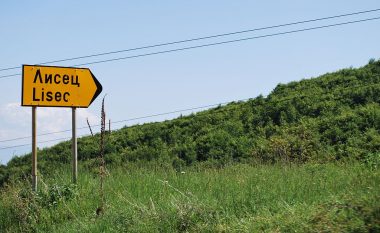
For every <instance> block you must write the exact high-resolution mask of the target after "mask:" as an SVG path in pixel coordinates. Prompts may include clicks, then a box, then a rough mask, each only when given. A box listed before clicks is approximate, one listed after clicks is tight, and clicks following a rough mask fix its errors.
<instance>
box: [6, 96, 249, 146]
mask: <svg viewBox="0 0 380 233" xmlns="http://www.w3.org/2000/svg"><path fill="white" fill-rule="evenodd" d="M246 100H249V99H242V100H239V101H246ZM228 103H230V102H224V103H218V104H210V105H204V106H199V107H193V108H187V109H181V110H175V111H171V112H164V113H157V114H151V115H147V116H141V117H134V118H129V119H124V120H119V121H113V122H111V123H112V124H119V123H123V122H128V121H135V120H142V119H146V118H152V117H158V116H165V115H170V114H174V113H181V112H187V111H193V110H199V109H204V108H211V107H215V106H219V105H225V104H228ZM99 126H100V124H96V125H91V127H99ZM87 128H88V126H83V127H79V128H77V129H78V130H81V129H87ZM70 131H71V129H65V130H61V131H54V132H47V133H42V134H38V135H37V136H46V135H50V134H57V133H65V132H70ZM28 138H31V136H25V137H18V138H12V139H6V140H1V141H0V143H2V142H10V141H17V140H21V139H28ZM0 149H1V148H0Z"/></svg>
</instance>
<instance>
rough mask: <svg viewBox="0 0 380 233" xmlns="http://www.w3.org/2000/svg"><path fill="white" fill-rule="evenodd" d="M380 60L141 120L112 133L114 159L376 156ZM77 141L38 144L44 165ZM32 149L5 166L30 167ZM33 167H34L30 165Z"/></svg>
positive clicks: (93, 154)
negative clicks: (258, 93)
mask: <svg viewBox="0 0 380 233" xmlns="http://www.w3.org/2000/svg"><path fill="white" fill-rule="evenodd" d="M379 104H380V61H374V60H371V61H370V63H369V64H368V65H366V66H364V67H362V68H359V69H353V68H349V69H343V70H340V71H338V72H335V73H329V74H326V75H323V76H321V77H319V78H314V79H308V80H302V81H300V82H292V83H289V84H279V85H278V86H277V87H276V88H275V89H274V90H273V91H272V93H271V94H270V95H268V96H267V97H265V98H264V97H262V96H259V97H257V98H255V99H251V100H249V101H247V102H238V103H230V104H228V105H227V106H220V107H217V108H214V109H211V110H207V111H203V112H199V113H197V114H192V115H190V116H185V117H180V118H178V119H174V120H170V121H165V122H159V123H149V124H144V125H135V126H132V127H125V128H122V129H120V130H118V131H115V132H113V133H112V135H110V136H109V137H108V139H107V145H106V159H107V164H113V163H115V164H121V163H123V164H125V163H128V162H145V161H155V162H157V163H160V164H165V165H171V166H173V167H174V168H176V169H181V168H182V167H184V166H187V165H191V164H194V163H197V162H199V161H207V162H209V163H214V164H219V165H220V164H221V165H223V164H228V163H230V162H265V163H275V162H278V161H285V162H296V163H304V162H307V161H314V162H328V161H336V160H347V159H350V160H359V161H364V160H368V159H369V160H373V158H372V157H378V153H379V151H380V134H379V132H380V108H379ZM98 137H99V136H98V135H97V136H94V137H84V138H81V139H79V141H78V150H79V151H78V152H79V160H80V162H81V163H82V164H83V163H86V164H88V165H89V166H90V167H91V166H92V165H93V163H96V158H97V156H98V150H99V144H98V142H99V139H98ZM70 153H71V149H70V142H64V143H60V144H58V145H56V146H54V147H52V148H49V149H44V150H41V151H39V168H40V169H41V172H42V173H43V174H47V173H48V172H49V171H51V170H52V168H54V167H57V166H61V165H62V163H70V158H71V156H70ZM30 159H31V156H30V155H26V156H23V157H19V158H14V159H12V160H11V161H10V162H9V163H8V166H7V167H6V168H5V167H4V168H0V184H1V183H3V182H4V181H5V180H7V179H8V177H9V176H14V177H19V176H20V175H22V174H30V171H29V170H30ZM28 169H29V170H28Z"/></svg>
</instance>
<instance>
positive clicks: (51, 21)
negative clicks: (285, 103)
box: [0, 0, 380, 163]
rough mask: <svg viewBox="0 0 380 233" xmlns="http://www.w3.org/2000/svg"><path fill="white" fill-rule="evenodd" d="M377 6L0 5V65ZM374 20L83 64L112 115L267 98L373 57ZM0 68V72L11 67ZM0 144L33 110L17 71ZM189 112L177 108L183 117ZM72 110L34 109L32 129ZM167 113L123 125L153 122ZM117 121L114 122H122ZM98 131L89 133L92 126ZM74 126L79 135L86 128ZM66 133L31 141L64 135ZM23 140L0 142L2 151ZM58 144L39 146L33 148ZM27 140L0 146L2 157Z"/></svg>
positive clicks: (378, 54) (20, 129) (60, 121)
mask: <svg viewBox="0 0 380 233" xmlns="http://www.w3.org/2000/svg"><path fill="white" fill-rule="evenodd" d="M375 8H380V4H379V2H378V0H364V1H355V0H348V1H347V0H336V1H331V0H320V1H305V0H302V1H301V0H297V1H293V0H292V1H274V0H267V1H243V0H242V1H239V0H236V1H226V0H225V1H223V0H218V1H216V0H215V1H214V0H213V1H204V0H202V1H201V0H192V1H133V2H132V1H71V0H66V1H7V0H5V1H1V3H0V28H1V36H0V48H1V55H0V68H6V67H13V66H17V65H21V64H36V63H39V62H44V61H50V60H56V59H62V58H69V57H76V56H82V55H88V54H94V53H101V52H107V51H114V50H120V49H128V48H134V47H140V46H145V45H151V44H157V43H163V42H170V41H176V40H183V39H188V38H194V37H202V36H208V35H213V34H220V33H227V32H233V31H240V30H246V29H252V28H257V27H264V26H271V25H276V24H283V23H288V22H294V21H301V20H307V19H313V18H320V17H325V16H331V15H338V14H344V13H350V12H356V11H362V10H369V9H375ZM378 16H380V11H379V12H375V13H371V14H366V15H361V16H353V17H349V18H344V19H343V18H342V19H338V20H328V21H323V22H316V23H309V24H305V25H298V26H292V27H287V28H282V29H272V30H267V31H259V32H253V33H247V34H243V35H235V36H230V37H226V38H219V39H212V40H207V41H199V42H193V43H188V44H184V45H176V46H168V47H164V48H155V49H150V50H144V51H134V52H131V53H123V54H116V55H111V56H105V57H99V58H93V59H85V60H78V61H71V62H62V63H56V64H54V65H62V66H72V65H75V64H80V63H83V62H90V61H96V60H101V59H109V58H115V57H123V56H129V55H137V54H141V53H147V52H157V51H161V50H166V49H175V48H180V47H183V46H193V45H199V44H203V43H213V42H218V41H222V40H232V39H238V38H242V37H252V36H259V35H263V34H268V33H276V32H281V31H286V30H295V29H299V28H304V27H314V26H319V25H324V24H330V23H337V22H343V21H349V20H357V19H362V18H369V17H378ZM379 26H380V21H372V22H366V23H361V24H355V25H346V26H342V27H338V28H329V29H321V30H315V31H309V32H302V33H296V34H291V35H283V36H277V37H272V38H263V39H257V40H251V41H245V42H240V43H233V44H228V45H220V46H215V47H209V48H200V49H194V50H189V51H183V52H176V53H170V54H161V55H156V56H150V57H142V58H136V59H130V60H122V61H116V62H110V63H103V64H96V65H89V66H87V67H88V68H90V69H91V70H92V72H93V73H94V74H95V76H96V77H97V78H98V80H99V81H100V82H101V83H102V85H103V93H102V94H101V96H103V95H104V94H107V97H106V111H107V116H108V117H110V118H111V120H112V121H118V120H123V119H128V118H134V117H139V116H145V115H150V114H155V113H162V112H169V111H173V110H178V109H186V108H190V107H196V106H202V105H208V104H214V103H221V102H227V101H236V100H239V99H246V98H251V97H256V96H257V95H259V94H263V95H266V94H268V93H270V91H271V90H272V89H273V88H274V87H275V86H276V85H277V84H278V83H287V82H289V81H294V80H300V79H303V78H311V77H317V76H318V75H321V74H324V73H326V72H332V71H335V70H338V69H341V68H345V67H350V66H353V67H359V66H362V65H365V64H366V63H367V62H368V60H369V59H370V58H376V59H378V58H380V46H379V40H380V30H379V28H380V27H379ZM19 72H20V71H19V70H11V71H2V72H0V76H1V75H7V74H14V73H19ZM0 97H1V98H0V141H1V140H6V139H10V138H15V137H23V136H30V135H31V109H30V107H21V106H20V103H21V76H15V77H10V78H5V79H0ZM100 103H101V98H98V99H97V100H96V101H95V102H94V103H93V104H92V105H91V106H90V107H89V108H88V109H81V110H79V111H78V123H77V124H78V126H85V125H86V121H85V120H86V118H89V120H90V122H91V123H92V124H98V123H99V115H100V113H99V112H100ZM188 113H189V112H183V114H188ZM70 114H71V113H70V109H63V108H58V109H57V108H38V133H46V132H52V131H60V130H65V129H70V125H71V115H70ZM176 116H178V114H172V115H167V116H161V117H156V118H150V119H145V120H136V121H131V122H127V124H128V125H130V124H137V123H143V122H148V121H161V120H164V119H171V118H173V117H176ZM125 124H126V123H123V124H114V125H112V128H114V129H116V128H120V127H122V126H124V125H125ZM96 130H97V129H96ZM88 133H89V132H88V130H87V129H84V130H79V131H78V134H79V135H81V134H88ZM69 136H70V132H68V133H61V134H53V135H48V136H41V137H39V138H38V141H45V140H51V139H56V138H62V137H69ZM30 142H31V139H30V138H29V139H25V140H18V141H10V142H0V148H1V147H6V146H12V145H20V144H28V143H30ZM54 143H56V142H51V143H45V144H40V145H39V147H40V148H42V147H44V146H49V145H52V144H54ZM30 150H31V147H30V146H24V147H17V148H12V149H6V150H0V163H6V162H7V161H8V160H9V159H10V158H11V157H12V156H15V155H22V154H24V153H27V152H29V151H30Z"/></svg>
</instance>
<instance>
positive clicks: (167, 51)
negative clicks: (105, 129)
mask: <svg viewBox="0 0 380 233" xmlns="http://www.w3.org/2000/svg"><path fill="white" fill-rule="evenodd" d="M378 19H380V17H374V18H367V19H361V20H355V21H348V22H343V23H336V24H328V25H323V26H318V27H311V28H303V29H298V30H292V31H286V32H278V33H273V34H266V35H262V36H254V37H247V38H242V39H236V40H228V41H222V42H216V43H210V44H203V45H196V46H190V47H184V48H179V49H170V50H164V51H159V52H153V53H145V54H139V55H134V56H128V57H119V58H112V59H106V60H100V61H94V62H87V63H82V64H77V65H74V66H84V65H93V64H99V63H106V62H112V61H119V60H126V59H132V58H138V57H146V56H152V55H158V54H164V53H171V52H179V51H184V50H190V49H196V48H204V47H210V46H216V45H222V44H229V43H236V42H241V41H247V40H254V39H260V38H266V37H274V36H280V35H286V34H292V33H297V32H305V31H311V30H317V29H322V28H330V27H337V26H343V25H347V24H354V23H362V22H367V21H373V20H378Z"/></svg>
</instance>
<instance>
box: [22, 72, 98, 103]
mask: <svg viewBox="0 0 380 233" xmlns="http://www.w3.org/2000/svg"><path fill="white" fill-rule="evenodd" d="M100 92H102V85H101V84H100V83H99V81H98V80H97V79H96V78H95V76H94V75H93V74H92V73H91V71H90V69H88V68H71V67H56V66H33V65H23V67H22V97H21V98H22V100H21V105H22V106H41V107H79V108H87V107H88V106H89V105H90V104H91V103H92V102H93V101H94V100H95V98H96V97H97V96H98V95H99V94H100Z"/></svg>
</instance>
